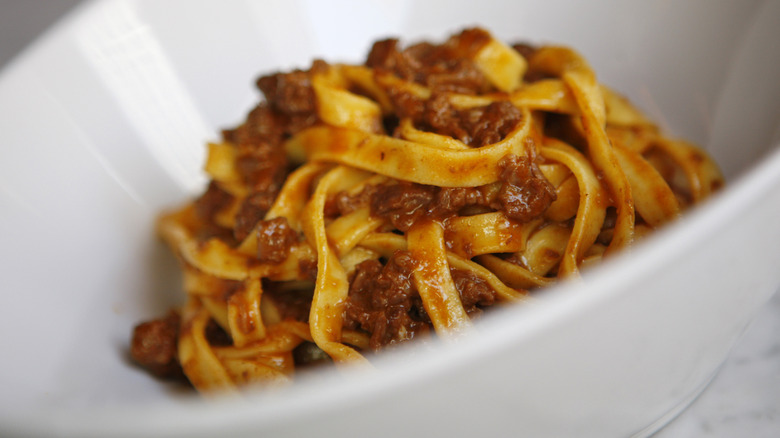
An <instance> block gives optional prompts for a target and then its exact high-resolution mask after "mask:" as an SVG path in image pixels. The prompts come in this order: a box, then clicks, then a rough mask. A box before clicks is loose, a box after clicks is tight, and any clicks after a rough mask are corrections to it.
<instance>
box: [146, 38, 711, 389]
mask: <svg viewBox="0 0 780 438" xmlns="http://www.w3.org/2000/svg"><path fill="white" fill-rule="evenodd" d="M257 85H258V87H259V89H260V90H261V91H262V93H263V94H264V96H265V99H264V100H263V101H261V102H260V103H259V104H258V105H257V107H256V108H254V109H253V110H252V111H251V112H250V113H249V114H248V116H247V118H246V120H245V121H244V123H242V124H241V125H240V126H238V127H236V128H235V129H231V130H226V131H224V132H223V135H222V137H223V138H222V141H221V142H218V143H213V144H209V145H208V160H207V162H206V164H205V170H206V172H207V173H208V175H209V176H210V178H211V182H210V184H209V186H208V189H207V190H206V191H205V192H204V193H203V194H202V195H201V196H199V197H198V198H197V199H195V200H194V201H192V202H189V203H187V204H186V205H184V206H183V207H182V208H180V209H178V210H176V211H172V212H169V213H166V214H164V215H163V216H161V217H160V219H159V222H158V231H159V234H160V235H161V236H162V238H163V239H164V240H165V241H166V242H167V243H168V245H169V246H170V247H171V249H172V250H173V251H174V252H175V254H176V255H177V256H178V258H179V260H180V261H181V267H182V272H183V287H184V290H185V292H186V296H187V300H186V304H185V305H184V306H183V308H181V309H177V310H175V311H172V312H171V313H170V314H169V315H168V316H167V317H165V318H161V319H158V320H153V321H149V322H146V323H143V324H140V325H139V326H137V327H136V330H135V332H134V337H133V342H132V346H131V352H132V355H133V357H134V358H135V360H136V361H137V362H139V363H140V364H142V365H143V366H145V367H147V368H148V369H149V370H150V371H152V372H153V373H156V374H158V375H161V376H173V377H182V376H184V377H186V379H187V380H188V381H189V382H191V384H192V385H193V386H194V387H195V388H196V389H198V390H199V391H204V392H208V391H212V390H221V391H235V390H237V389H239V388H241V387H242V386H243V385H245V384H248V383H260V384H266V385H272V384H280V383H285V382H288V381H290V380H291V379H292V378H293V376H294V374H295V372H296V371H297V370H299V369H301V368H304V367H307V366H310V365H318V364H319V365H321V364H327V363H335V364H336V365H339V364H345V363H367V362H368V361H367V359H366V357H370V353H374V352H377V351H380V350H382V349H386V348H388V347H391V346H395V345H398V344H402V343H405V342H407V341H410V340H412V339H426V338H427V339H430V338H433V337H436V338H441V339H445V340H446V339H452V338H454V337H457V336H459V335H461V334H462V333H465V332H468V331H469V329H470V327H471V326H472V324H473V321H474V320H475V319H476V318H479V317H480V315H482V314H483V313H484V312H485V311H486V310H488V309H490V308H492V307H494V306H497V305H501V304H503V303H509V302H516V303H523V302H524V301H527V300H528V299H529V295H530V294H533V293H534V291H536V290H538V289H540V288H542V287H544V286H547V285H549V284H551V283H553V282H555V281H556V280H557V279H560V278H565V277H571V276H577V275H578V274H579V272H580V271H581V270H582V269H584V268H585V267H587V266H588V265H591V264H593V263H596V262H598V261H599V260H600V259H602V258H603V257H605V256H608V255H609V254H611V253H614V252H616V251H619V250H620V249H621V248H624V247H626V246H628V245H630V244H632V242H634V241H636V240H637V239H639V238H641V237H642V236H644V235H645V234H647V233H650V232H652V231H653V230H655V229H657V228H659V227H661V226H663V225H664V224H665V223H667V222H669V221H671V220H674V219H675V218H677V217H678V216H679V215H680V213H681V212H682V211H684V210H685V209H687V208H689V207H690V206H691V205H694V204H696V203H698V202H701V201H702V200H703V199H705V198H706V197H707V196H709V195H710V194H711V193H712V192H713V191H715V190H717V189H718V188H719V187H720V186H721V185H722V184H723V180H722V177H721V174H720V172H719V170H718V168H717V166H716V165H715V164H714V162H713V161H712V160H711V159H710V158H709V157H708V156H707V154H706V153H704V152H703V151H702V150H700V149H699V148H697V147H696V146H694V145H691V144H689V143H686V142H684V141H680V140H675V139H671V138H668V137H666V136H664V135H663V134H662V133H661V132H660V130H659V128H658V127H657V126H656V125H655V124H653V122H651V121H650V120H649V119H648V118H647V117H645V116H644V115H643V114H642V113H641V112H640V111H639V110H637V109H636V108H635V107H633V106H632V105H631V104H630V103H629V102H627V101H626V100H625V99H624V98H622V97H621V96H619V95H618V94H617V93H615V92H613V91H612V90H610V89H609V88H607V87H606V86H604V85H602V84H600V83H599V82H597V80H596V76H595V74H594V73H593V71H592V70H591V68H590V66H589V65H588V63H587V62H586V61H585V60H584V59H583V58H582V57H581V56H580V55H579V54H578V53H576V52H575V51H574V50H572V49H569V48H566V47H556V46H542V47H534V46H529V45H524V44H516V45H512V46H510V45H506V44H504V43H503V42H501V41H499V40H497V39H496V38H494V37H493V36H492V35H491V34H490V33H489V32H487V31H485V30H482V29H479V28H475V29H467V30H465V31H463V32H461V33H459V34H456V35H453V36H451V37H450V38H449V39H447V40H446V41H444V42H443V43H441V44H433V43H429V42H422V43H418V44H414V45H410V46H408V47H402V46H401V45H400V43H399V41H398V40H396V39H387V40H383V41H378V42H376V43H375V44H374V45H373V47H372V49H371V52H370V53H369V55H368V57H367V59H366V62H365V63H364V64H363V65H350V64H328V63H326V62H324V61H315V62H314V63H313V64H312V66H311V68H310V69H308V70H305V71H292V72H287V73H276V74H271V75H267V76H263V77H261V78H260V79H259V80H258V81H257Z"/></svg>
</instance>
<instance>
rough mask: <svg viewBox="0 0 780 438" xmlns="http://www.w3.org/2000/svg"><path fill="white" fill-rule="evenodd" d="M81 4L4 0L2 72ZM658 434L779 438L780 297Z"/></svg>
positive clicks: (0, 5) (668, 437) (666, 437)
mask: <svg viewBox="0 0 780 438" xmlns="http://www.w3.org/2000/svg"><path fill="white" fill-rule="evenodd" d="M80 2H81V0H49V1H38V0H0V68H2V67H3V66H4V65H5V64H6V63H7V62H8V61H9V60H10V59H11V58H13V56H15V55H16V54H17V53H18V52H19V51H21V50H23V49H24V48H25V47H26V46H27V44H29V43H30V41H31V40H33V39H34V38H35V37H36V36H37V35H38V34H39V33H40V32H41V31H43V30H44V29H46V28H47V27H48V26H50V25H51V24H52V23H53V22H54V21H56V20H57V19H58V18H59V17H60V16H61V15H62V14H63V13H65V12H67V11H68V10H70V9H71V8H73V7H74V6H75V5H77V4H78V3H80ZM779 268H780V266H779ZM653 436H654V438H733V437H743V438H776V437H780V294H775V296H774V297H773V298H772V299H771V301H770V302H769V303H767V305H766V306H765V307H764V308H763V309H762V310H761V311H760V312H759V314H758V315H757V316H756V318H755V320H754V321H753V323H752V324H751V326H750V327H749V328H748V330H746V332H745V334H744V335H743V337H742V339H741V340H740V341H739V343H738V344H737V345H736V346H735V348H734V350H733V351H732V353H731V355H730V357H729V358H728V360H727V361H726V363H725V364H724V365H723V367H722V369H721V371H720V372H719V373H718V375H717V376H716V378H715V379H714V380H713V382H712V383H711V384H710V386H709V387H708V388H707V389H706V390H705V391H704V392H703V393H702V394H701V395H700V396H699V397H698V398H697V399H696V400H695V401H694V402H693V403H692V404H691V405H690V406H689V407H688V409H686V410H685V411H684V412H683V413H682V414H680V415H679V416H678V417H677V418H676V419H674V420H673V421H672V422H671V423H670V424H668V425H667V426H666V427H664V428H663V429H662V430H660V431H659V432H658V433H656V434H655V435H653Z"/></svg>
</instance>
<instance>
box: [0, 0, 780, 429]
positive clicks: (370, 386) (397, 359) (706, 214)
mask: <svg viewBox="0 0 780 438" xmlns="http://www.w3.org/2000/svg"><path fill="white" fill-rule="evenodd" d="M94 3H96V2H95V1H87V2H85V3H84V4H82V5H80V6H79V7H77V8H76V9H75V10H74V11H72V13H70V14H69V15H68V17H66V19H63V20H61V21H60V22H58V24H56V25H55V26H54V27H61V26H67V25H70V24H72V21H74V20H77V19H79V18H80V17H81V16H82V15H83V14H82V13H83V12H86V11H87V10H88V9H89V7H90V6H92V5H94ZM47 34H49V35H51V34H52V29H50V30H49V31H48V32H47ZM43 42H44V41H42V40H41V39H39V40H38V41H37V42H36V43H35V44H34V45H33V46H31V47H28V49H27V50H26V51H25V52H23V55H22V56H25V54H29V52H31V51H33V50H35V49H38V48H39V46H40V45H41V44H40V43H43ZM20 58H21V57H20V56H17V57H16V58H15V59H13V60H11V61H10V62H9V63H8V64H7V65H6V66H5V68H4V69H3V70H8V69H10V68H13V67H15V65H12V64H20V63H21V59H20ZM3 77H4V76H3V72H2V71H0V81H2V80H3ZM769 146H770V147H769V148H768V153H766V154H765V156H764V157H763V158H762V159H759V161H758V162H757V163H755V164H753V165H752V166H751V167H750V168H748V169H746V170H745V171H743V172H742V173H741V174H740V175H738V176H736V177H735V178H734V180H733V181H731V182H729V185H727V186H726V187H725V188H724V189H723V190H722V191H721V192H720V193H718V194H716V195H715V196H714V197H713V198H712V199H710V200H709V201H707V202H706V203H704V204H702V205H700V206H697V207H696V208H694V209H693V210H691V211H689V212H687V213H686V215H685V216H684V217H683V218H681V220H679V221H677V222H675V223H673V224H670V225H669V226H668V227H666V228H665V229H663V230H659V231H658V232H657V233H656V235H654V237H653V238H652V239H649V240H648V241H646V242H642V243H641V244H638V245H637V246H636V247H635V248H633V249H632V250H631V253H630V254H622V255H620V256H618V257H615V258H614V259H612V260H608V261H605V262H604V263H603V264H600V265H599V266H596V267H593V268H592V270H590V271H589V272H587V273H586V274H584V275H583V278H584V280H583V282H579V281H567V282H562V283H559V284H557V285H555V286H552V287H550V288H548V289H547V290H546V291H545V292H544V296H543V297H541V299H540V301H541V302H542V305H540V306H537V307H536V308H534V309H526V308H520V307H510V308H506V309H500V310H499V311H498V312H496V314H495V315H491V317H490V318H486V320H485V321H484V324H481V325H482V326H483V327H484V328H485V330H484V331H489V332H492V333H491V336H482V335H477V336H467V337H465V338H464V339H463V340H462V341H461V342H459V343H458V345H451V344H447V345H445V344H442V345H437V346H435V347H434V348H435V354H432V353H428V352H423V353H422V356H423V357H422V360H421V361H419V362H417V363H415V364H414V365H413V366H412V365H410V364H409V363H408V362H407V361H405V360H404V358H405V357H406V355H407V353H408V352H412V353H414V354H419V353H420V350H421V347H416V346H414V345H412V346H410V347H409V348H408V349H404V350H402V351H398V352H397V354H396V353H395V352H394V353H389V354H387V355H385V356H384V357H381V358H378V362H381V365H382V371H381V372H382V378H381V379H376V378H373V377H372V376H373V375H374V374H373V373H370V372H360V371H357V370H356V373H355V374H354V376H350V378H349V379H347V380H345V381H342V380H338V381H335V380H334V379H333V378H332V376H330V377H329V376H327V375H325V374H326V373H322V375H321V376H312V377H313V378H312V379H310V381H307V382H306V385H305V387H301V386H296V387H293V388H290V389H289V390H285V391H283V392H280V393H275V394H252V395H251V397H248V398H246V399H241V400H236V399H225V400H221V401H220V403H218V404H217V405H215V404H214V403H212V402H208V401H205V402H204V401H202V400H200V399H194V398H191V397H187V398H185V399H183V400H182V404H181V406H179V407H176V408H174V409H165V410H160V409H158V406H157V405H156V404H154V403H151V404H145V405H133V406H101V407H99V408H97V409H95V408H94V407H91V408H90V410H89V411H88V412H87V411H80V410H79V409H59V408H49V409H47V411H45V412H43V415H49V416H50V417H51V419H52V420H53V421H47V422H42V421H40V418H41V414H42V413H41V412H37V413H35V414H32V413H25V414H22V415H16V416H14V417H13V418H3V421H2V423H3V424H2V426H1V427H0V429H4V430H6V431H11V432H17V433H25V434H41V435H48V434H63V433H65V434H78V435H83V436H90V435H91V436H100V435H104V434H115V433H117V431H118V430H120V431H121V433H123V434H127V435H146V434H156V433H163V434H164V433H165V432H166V431H167V432H170V431H173V430H175V431H176V432H177V433H191V434H193V435H196V436H197V435H200V434H203V433H204V431H205V430H207V429H208V428H209V427H210V426H212V425H214V424H215V423H219V422H223V421H225V419H230V421H233V422H234V423H233V424H237V425H238V426H239V427H241V426H243V427H249V426H251V425H256V424H259V423H260V422H263V421H269V422H274V423H278V422H283V421H285V419H287V418H289V417H290V416H297V415H300V412H301V411H302V410H303V411H306V412H315V411H320V412H327V411H329V410H331V409H334V408H333V406H342V407H343V406H345V405H346V404H354V403H358V402H360V401H363V400H366V399H367V398H368V397H369V396H373V395H377V394H378V395H382V394H384V393H386V392H388V391H395V390H398V389H399V387H408V386H409V385H411V384H413V383H414V382H416V381H420V380H424V378H425V377H426V376H428V375H431V374H433V373H435V372H436V370H438V369H441V367H443V366H445V365H446V366H447V367H452V366H453V365H452V364H453V363H454V364H456V365H455V366H457V367H467V366H469V364H471V363H473V362H474V361H476V360H478V359H479V358H482V357H485V355H488V354H491V352H493V353H495V352H496V351H499V350H500V349H501V348H502V347H504V346H506V345H508V344H510V343H517V342H522V340H523V339H525V338H528V337H531V336H533V334H535V333H538V332H539V331H542V330H548V329H550V328H551V327H554V326H556V325H558V324H560V323H561V322H562V321H566V320H567V319H568V318H570V317H571V316H573V315H576V314H579V313H582V312H586V311H588V309H591V308H593V307H594V306H598V305H600V304H601V303H603V302H605V301H607V300H609V299H611V298H612V297H614V296H615V295H618V294H623V293H629V292H628V291H625V290H624V286H625V285H626V284H628V283H630V282H631V280H632V279H634V278H638V277H642V276H644V275H647V274H648V273H649V272H652V271H653V270H655V269H657V268H658V267H659V266H662V265H663V264H665V263H669V262H670V261H669V258H668V257H667V256H666V254H668V252H669V251H672V252H680V251H684V250H685V249H686V248H691V247H693V246H694V245H696V244H698V243H699V242H702V241H703V240H704V239H706V238H707V236H708V235H710V234H711V233H712V232H713V230H717V229H719V228H721V227H722V226H724V225H725V224H728V223H730V222H731V221H733V220H734V219H735V218H736V217H737V215H739V214H744V212H745V211H746V208H745V207H746V206H750V205H753V204H755V203H758V202H760V201H761V198H762V197H763V196H764V195H765V194H766V193H767V192H769V191H771V190H775V189H776V188H777V187H780V145H779V144H778V143H777V142H775V143H774V144H770V145H769ZM616 271H617V272H620V273H621V274H620V275H613V273H614V272H616ZM577 288H581V289H582V288H584V289H585V290H586V291H587V292H586V293H579V292H582V291H577V292H576V293H575V289H577ZM518 314H523V315H524V318H517V315H518ZM497 327H501V328H503V329H502V330H498V329H496V328H497ZM307 380H309V379H307ZM271 399H272V400H273V403H265V401H266V400H271ZM323 401H326V402H327V403H323ZM342 401H344V402H342ZM291 406H295V409H294V410H293V409H290V407H291ZM141 416H143V419H144V421H138V418H140V417H141ZM3 417H5V415H3ZM172 418H173V420H172ZM183 418H186V419H187V420H188V421H186V422H179V421H175V420H176V419H183Z"/></svg>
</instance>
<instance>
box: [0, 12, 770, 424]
mask: <svg viewBox="0 0 780 438" xmlns="http://www.w3.org/2000/svg"><path fill="white" fill-rule="evenodd" d="M778 16H780V6H778V4H777V3H774V2H765V3H761V2H758V1H744V2H739V3H736V2H729V1H718V2H711V1H704V0H700V1H689V2H685V3H682V4H678V3H675V2H667V1H650V2H621V1H606V0H601V1H591V2H587V4H586V3H585V2H565V1H517V2H504V1H501V0H499V1H480V2H470V1H466V0H458V1H447V2H438V1H431V2H423V3H418V2H412V1H410V0H409V1H390V0H387V1H376V2H370V3H369V2H351V1H339V2H335V3H334V2H328V3H327V5H326V3H324V2H317V1H313V0H311V1H291V0H286V1H280V2H274V3H273V7H271V6H269V4H268V3H259V2H257V3H251V2H220V3H216V2H207V1H191V0H188V1H183V0H174V1H169V2H164V3H159V2H145V1H138V2H129V1H128V2H110V3H105V4H98V3H95V4H87V5H86V6H85V7H83V8H81V9H80V10H78V11H76V13H74V14H73V15H71V16H70V17H69V18H68V19H67V20H65V21H63V22H62V23H60V25H58V26H57V27H55V28H53V29H52V30H51V31H50V32H49V33H48V34H47V35H45V37H44V38H42V39H41V40H40V41H39V42H38V43H37V44H36V45H35V46H34V47H33V48H32V49H31V50H30V51H28V52H27V53H26V54H24V55H23V56H21V57H19V58H18V59H17V60H16V61H15V62H14V63H13V64H12V65H11V66H10V67H9V68H8V69H7V71H5V72H4V73H3V75H2V76H0V114H2V115H3V117H0V133H2V135H3V136H4V137H5V142H4V146H3V151H2V154H3V155H2V159H0V224H2V225H3V226H4V229H5V232H4V233H2V235H0V248H2V250H0V265H2V266H3V267H4V275H3V279H2V281H1V282H0V285H2V289H3V291H4V293H5V296H6V305H5V306H3V307H2V309H1V310H0V328H2V330H3V332H4V333H5V334H6V335H5V338H4V344H5V355H6V357H7V358H15V360H7V361H5V363H4V365H3V367H4V368H3V373H2V377H0V379H2V380H1V381H2V386H3V388H4V391H3V395H2V396H0V411H2V412H3V414H2V417H0V418H3V419H4V420H6V419H10V418H12V417H13V416H18V415H24V414H30V413H32V412H38V411H40V410H41V409H64V408H66V407H67V408H69V409H70V408H76V407H83V408H91V407H97V406H101V407H106V406H108V407H122V408H125V407H128V406H136V407H137V406H139V405H142V406H149V403H150V402H153V404H154V406H156V407H159V406H161V405H171V406H172V405H174V404H176V403H177V400H178V398H179V396H181V395H182V394H181V393H180V392H179V391H177V390H176V389H174V388H172V387H170V386H167V385H162V384H160V382H158V381H156V380H153V379H150V378H149V377H148V376H147V375H146V374H145V373H143V372H142V371H140V370H138V369H136V368H134V367H132V366H131V365H130V364H129V362H128V360H127V357H126V349H127V345H128V342H129V335H130V332H131V329H132V327H133V326H134V324H136V323H137V322H138V321H139V320H142V319H145V318H149V317H151V316H156V315H159V314H162V313H163V312H164V311H165V309H166V308H167V307H168V306H169V305H171V304H174V303H176V302H178V301H180V299H181V297H180V292H179V280H178V271H177V268H176V262H175V261H174V260H173V258H172V257H171V256H170V255H169V253H168V251H167V250H166V249H165V248H164V247H163V246H162V245H161V244H160V243H159V242H158V241H157V240H156V239H155V237H154V234H153V221H154V218H155V216H156V215H157V214H158V213H159V212H160V211H161V210H162V209H164V208H167V207H171V206H175V205H178V204H180V203H182V202H185V201H186V200H187V199H188V197H189V196H192V195H193V194H194V193H197V192H198V191H199V190H200V189H201V188H202V187H203V184H204V176H203V174H202V172H201V167H202V163H203V160H204V157H205V155H204V152H205V143H206V142H207V141H209V140H213V139H216V138H217V135H218V132H219V129H221V128H223V127H230V126H232V125H234V124H236V123H238V122H239V121H240V120H241V119H242V118H243V116H244V114H245V113H246V111H247V110H248V109H249V108H251V107H252V106H253V105H254V103H255V102H256V101H257V99H258V96H259V94H258V92H257V91H256V90H255V89H254V87H253V85H252V84H253V82H254V78H255V77H256V76H257V75H258V74H260V73H264V72H272V71H277V70H286V69H291V68H306V67H308V66H309V65H310V63H311V60H312V59H314V58H322V59H325V60H328V61H333V62H337V61H344V62H362V60H363V59H364V56H365V55H366V54H367V52H368V49H369V48H370V44H371V42H372V41H374V40H376V39H378V38H384V37H387V36H401V37H402V38H403V40H404V41H407V42H412V41H417V40H420V39H430V40H442V39H444V38H446V37H447V35H449V33H451V32H453V31H456V30H459V29H461V28H464V27H467V26H471V25H479V26H482V27H484V28H486V29H488V30H490V31H492V32H493V33H494V34H495V35H496V36H498V37H500V38H501V39H503V40H505V41H509V42H514V41H529V42H532V43H559V44H564V45H569V46H572V47H574V48H575V49H576V50H578V51H579V52H580V53H582V54H583V55H584V56H585V58H586V59H588V60H589V62H590V63H591V65H592V66H593V68H594V69H595V71H596V72H597V74H598V77H599V79H600V81H602V82H604V83H606V84H608V85H610V86H612V87H613V88H614V89H616V90H618V91H620V92H622V93H624V94H626V95H627V96H628V97H629V98H630V99H631V100H632V101H633V102H635V103H636V104H637V105H638V106H640V107H641V108H643V109H644V110H645V111H647V112H648V113H649V114H650V115H651V117H652V118H654V119H655V120H657V121H659V123H661V125H662V127H663V128H664V129H666V130H667V131H668V132H670V133H672V134H673V135H675V136H680V137H684V138H686V139H689V140H692V141H694V142H697V143H699V144H701V145H703V146H705V147H706V148H707V149H708V150H709V151H710V152H711V153H712V154H713V155H714V156H715V158H716V160H717V161H718V162H719V163H720V164H721V165H722V167H723V169H724V172H725V174H726V175H727V177H728V178H729V179H730V180H732V181H733V180H737V179H739V178H741V177H743V176H745V175H747V174H748V173H749V172H750V170H751V169H752V168H753V166H754V165H755V164H756V163H758V162H760V161H761V159H762V158H763V157H765V156H766V155H767V154H768V153H770V152H771V151H772V150H773V149H774V145H775V143H776V142H777V140H778V121H779V120H778V115H780V87H777V86H776V84H775V81H776V79H775V77H774V76H773V72H776V71H779V70H780V51H777V50H775V48H774V46H773V44H774V41H777V40H778V38H780V28H777V27H773V26H772V25H771V21H772V17H778ZM290 23H296V25H294V26H291V25H290ZM692 23H694V24H692ZM42 122H44V123H42ZM486 336H487V335H486ZM421 355H422V356H421V357H422V358H423V360H425V353H424V352H421ZM9 421H10V420H9Z"/></svg>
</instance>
